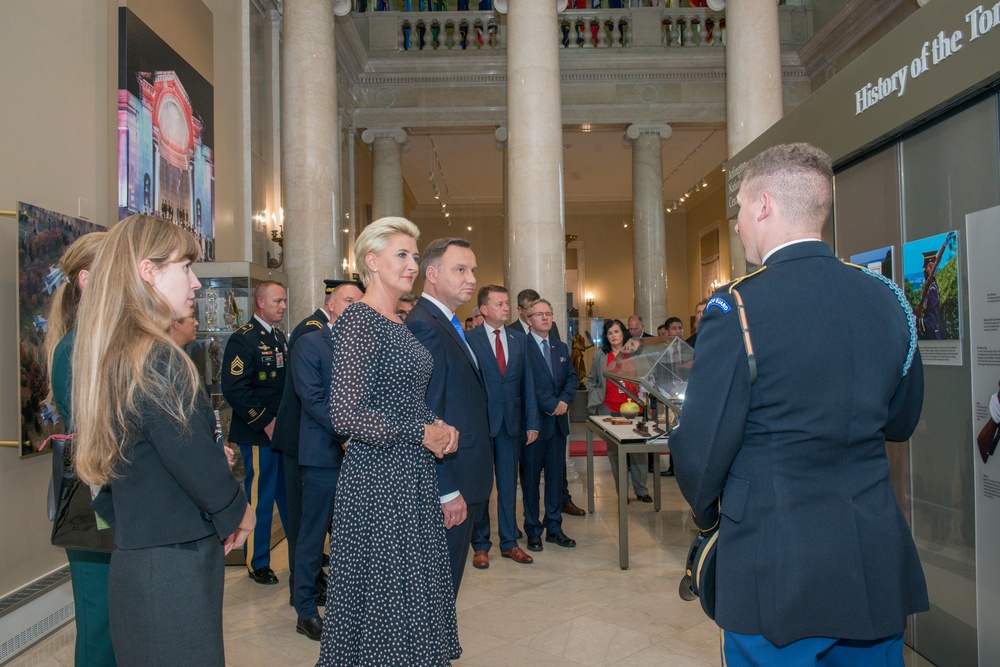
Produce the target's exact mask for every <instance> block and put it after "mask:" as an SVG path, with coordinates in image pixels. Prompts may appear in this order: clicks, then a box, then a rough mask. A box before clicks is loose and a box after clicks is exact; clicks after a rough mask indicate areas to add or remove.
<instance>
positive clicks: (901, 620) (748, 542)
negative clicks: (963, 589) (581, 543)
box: [670, 144, 928, 667]
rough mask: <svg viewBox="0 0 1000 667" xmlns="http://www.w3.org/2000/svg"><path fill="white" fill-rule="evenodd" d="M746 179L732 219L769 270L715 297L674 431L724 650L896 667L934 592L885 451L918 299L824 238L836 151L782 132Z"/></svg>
mask: <svg viewBox="0 0 1000 667" xmlns="http://www.w3.org/2000/svg"><path fill="white" fill-rule="evenodd" d="M742 178H743V180H742V183H741V185H740V190H739V194H738V195H737V197H736V201H737V202H738V203H739V206H740V212H739V220H738V222H737V225H736V232H737V234H739V236H740V240H741V241H742V242H743V246H744V248H745V250H746V258H747V260H748V261H750V262H752V263H754V264H758V265H760V266H761V267H762V268H761V269H760V270H759V271H757V272H756V273H753V274H751V275H750V276H746V277H744V278H741V279H740V280H737V281H736V282H734V283H733V284H732V285H729V286H727V287H723V288H720V289H719V290H718V291H716V292H715V295H714V296H713V297H712V298H711V299H710V300H709V302H708V305H707V306H706V307H705V314H704V317H703V318H702V320H701V326H700V327H699V329H698V347H697V353H696V355H695V361H694V366H693V367H692V369H691V375H690V379H689V381H688V387H687V392H686V397H685V399H684V415H683V417H682V419H681V424H680V425H679V426H678V427H677V429H676V430H675V431H674V432H673V433H672V434H671V436H670V449H671V451H672V453H673V458H674V467H675V469H676V473H677V483H678V486H679V487H680V490H681V493H683V494H684V497H685V498H686V499H687V501H688V502H689V503H690V504H691V507H692V509H693V511H694V513H695V516H694V519H695V522H696V523H697V524H698V526H699V527H701V528H702V529H709V528H712V527H713V526H716V525H717V526H718V540H717V542H716V544H717V547H716V566H715V569H716V581H715V621H716V623H718V625H719V626H720V627H721V628H722V629H723V635H722V642H723V644H722V654H723V663H724V664H726V665H729V666H730V667H743V666H744V665H754V666H755V667H761V666H764V665H805V664H808V665H813V664H824V665H838V664H839V665H851V666H852V667H874V666H876V665H878V666H880V667H881V666H885V665H898V666H899V667H902V665H903V630H904V629H905V628H906V617H907V616H908V615H909V614H914V613H916V612H920V611H925V610H927V608H928V597H927V585H926V583H925V581H924V574H923V571H922V569H921V566H920V559H919V557H918V555H917V549H916V547H915V545H914V542H913V536H912V534H911V532H910V529H909V527H908V526H907V524H906V520H905V518H904V517H903V515H902V513H901V512H900V509H899V505H898V504H897V502H896V497H895V494H894V493H893V489H892V485H891V483H890V480H889V463H888V461H887V460H886V441H887V440H893V441H897V442H898V441H905V440H907V439H908V438H909V437H910V435H911V434H912V433H913V431H914V429H915V428H916V425H917V422H918V419H919V417H920V409H921V406H922V405H923V367H922V365H921V362H920V351H919V349H917V345H916V340H915V339H916V326H915V324H914V322H913V313H912V312H911V311H910V308H909V304H908V303H907V301H906V297H905V295H904V294H903V292H902V290H900V289H899V288H898V287H897V286H896V285H894V284H893V283H892V282H891V281H889V280H888V279H886V278H885V277H884V276H881V275H876V274H872V273H869V272H867V271H864V270H863V269H861V267H851V266H848V265H845V264H844V263H842V262H840V261H839V260H838V259H837V257H836V255H834V253H833V251H832V250H831V249H830V247H829V246H828V245H827V244H826V243H824V242H823V240H822V231H823V226H824V223H825V222H826V220H827V217H828V216H829V214H830V208H831V203H832V200H833V183H832V181H833V169H832V166H831V163H830V157H829V156H828V155H827V154H826V153H824V152H823V151H821V150H819V149H818V148H815V147H813V146H810V145H808V144H788V145H782V146H775V147H773V148H769V149H767V150H766V151H764V152H762V153H760V154H759V155H758V156H756V157H755V158H753V159H752V160H750V161H749V162H747V163H746V165H745V166H744V169H743V177H742ZM745 332H749V333H745ZM723 489H725V490H723ZM720 495H721V502H720Z"/></svg>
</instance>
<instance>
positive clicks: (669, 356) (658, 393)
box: [604, 336, 694, 438]
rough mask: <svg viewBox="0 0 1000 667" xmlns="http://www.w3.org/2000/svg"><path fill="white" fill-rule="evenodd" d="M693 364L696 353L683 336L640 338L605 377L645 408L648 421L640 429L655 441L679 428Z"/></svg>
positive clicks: (624, 352)
mask: <svg viewBox="0 0 1000 667" xmlns="http://www.w3.org/2000/svg"><path fill="white" fill-rule="evenodd" d="M693 363H694V349H693V348H692V347H691V346H690V345H688V344H687V343H685V342H684V340H683V339H682V338H680V337H679V336H667V337H664V338H639V339H633V340H630V341H628V342H627V343H626V344H625V348H624V350H623V351H622V353H621V354H619V355H618V356H617V357H615V359H614V361H612V362H611V363H610V364H608V367H607V369H606V370H605V371H604V377H606V378H607V379H609V380H610V381H612V382H614V383H615V384H616V385H618V387H619V388H620V389H621V390H622V391H623V392H625V394H626V395H628V396H631V397H632V398H634V399H635V400H636V402H638V403H639V404H640V405H642V406H643V408H644V409H643V416H644V420H643V421H642V422H641V423H640V424H639V425H638V426H637V427H636V428H637V430H638V431H639V432H640V433H643V432H645V433H648V435H649V437H651V438H653V437H659V436H662V435H665V434H669V433H670V431H671V430H673V429H674V428H675V427H676V425H677V423H678V420H679V419H680V416H681V410H682V408H683V406H684V394H685V392H686V391H687V383H688V377H689V376H690V374H691V365H692V364H693ZM661 405H662V406H663V408H664V409H663V410H661V409H660V406H661Z"/></svg>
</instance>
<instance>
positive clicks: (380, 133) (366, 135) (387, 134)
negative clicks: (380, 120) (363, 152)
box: [361, 127, 409, 146]
mask: <svg viewBox="0 0 1000 667" xmlns="http://www.w3.org/2000/svg"><path fill="white" fill-rule="evenodd" d="M408 138H409V137H408V136H407V134H406V130H404V129H402V128H399V127H370V128H368V129H367V130H365V131H364V132H362V133H361V141H363V142H365V143H366V144H373V143H375V140H376V139H392V140H393V141H395V142H396V143H397V144H399V145H400V146H405V145H406V142H407V140H408Z"/></svg>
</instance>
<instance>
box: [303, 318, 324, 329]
mask: <svg viewBox="0 0 1000 667" xmlns="http://www.w3.org/2000/svg"><path fill="white" fill-rule="evenodd" d="M306 326H307V327H316V328H317V329H322V328H323V323H322V322H320V321H319V320H309V321H308V322H306Z"/></svg>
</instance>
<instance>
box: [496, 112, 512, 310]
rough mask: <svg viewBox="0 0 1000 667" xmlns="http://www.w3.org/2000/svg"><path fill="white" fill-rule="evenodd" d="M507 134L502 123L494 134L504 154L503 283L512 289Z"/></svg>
mask: <svg viewBox="0 0 1000 667" xmlns="http://www.w3.org/2000/svg"><path fill="white" fill-rule="evenodd" d="M507 134H508V133H507V126H506V125H501V126H500V127H498V128H497V129H496V131H495V132H494V133H493V136H494V138H495V139H496V142H497V149H498V150H499V151H500V152H501V153H502V155H503V158H502V159H503V189H502V190H501V192H502V193H503V194H502V197H503V202H502V203H501V204H500V210H501V214H500V218H501V220H503V223H502V224H503V238H504V246H503V247H504V248H505V252H504V258H503V284H504V285H506V286H507V288H508V289H510V286H511V282H510V281H511V275H510V270H511V267H510V248H511V247H512V243H513V239H512V238H511V235H510V222H509V216H510V206H509V204H508V198H507V195H508V193H509V190H510V173H509V172H508V171H507ZM516 298H517V293H514V294H511V295H510V300H511V303H512V304H513V303H514V300H515V299H516ZM516 313H517V310H516V309H515V308H514V306H513V305H512V306H511V314H516Z"/></svg>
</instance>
